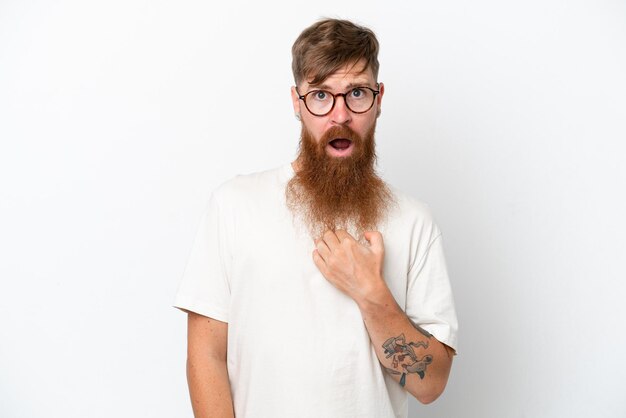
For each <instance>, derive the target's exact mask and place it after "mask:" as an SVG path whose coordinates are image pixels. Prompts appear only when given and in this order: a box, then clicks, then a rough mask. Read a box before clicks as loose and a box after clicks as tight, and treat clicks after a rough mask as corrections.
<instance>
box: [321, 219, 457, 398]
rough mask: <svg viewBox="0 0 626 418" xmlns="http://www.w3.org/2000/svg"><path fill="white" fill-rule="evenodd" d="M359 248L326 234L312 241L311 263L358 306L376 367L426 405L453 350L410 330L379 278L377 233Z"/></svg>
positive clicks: (439, 387)
mask: <svg viewBox="0 0 626 418" xmlns="http://www.w3.org/2000/svg"><path fill="white" fill-rule="evenodd" d="M364 236H365V238H366V239H367V240H368V241H369V242H370V246H369V247H366V246H364V245H361V244H359V243H358V242H357V241H356V240H355V239H354V238H353V237H352V236H351V235H350V234H348V233H347V232H346V231H343V230H338V231H336V232H333V231H326V232H325V233H324V235H323V236H322V238H320V239H318V240H316V241H315V242H316V249H315V250H314V251H313V261H314V262H315V264H316V266H317V267H318V268H319V270H320V272H321V273H322V274H323V275H324V277H326V279H327V280H328V281H329V282H331V283H332V284H333V285H334V286H335V287H337V288H338V289H339V290H341V291H342V292H344V293H345V294H347V295H348V296H350V297H351V298H352V299H354V301H355V302H356V303H357V305H358V307H359V309H360V311H361V315H362V317H363V321H364V323H365V326H366V328H367V331H368V333H369V336H370V340H371V341H372V344H373V346H374V349H375V351H376V355H377V357H378V359H379V361H380V363H381V365H382V366H383V367H384V368H385V369H386V370H387V372H388V373H389V374H390V375H391V376H392V377H393V378H394V379H395V380H396V381H397V382H398V383H399V384H400V385H402V386H403V387H405V388H406V390H407V391H408V392H409V393H411V394H412V395H413V396H414V397H415V398H416V399H417V400H419V401H420V402H422V403H430V402H432V401H434V400H435V399H437V397H439V395H440V394H441V393H442V392H443V389H444V388H445V386H446V383H447V381H448V375H449V373H450V368H451V365H452V355H453V353H454V351H453V350H452V349H451V348H450V347H448V346H446V345H445V344H442V343H441V342H439V341H437V339H435V338H434V337H432V336H431V335H430V334H429V333H427V332H426V331H424V330H423V329H421V328H419V327H417V326H415V325H414V324H413V323H412V322H411V320H410V319H409V318H408V317H407V315H406V314H405V313H404V312H403V311H402V309H401V308H400V307H399V306H398V304H397V303H396V301H395V299H394V297H393V295H392V294H391V291H390V290H389V288H388V287H387V284H386V283H385V280H384V278H383V273H382V272H383V260H384V245H383V241H382V235H381V234H380V233H379V232H366V233H365V234H364Z"/></svg>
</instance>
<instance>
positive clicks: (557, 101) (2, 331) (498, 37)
mask: <svg viewBox="0 0 626 418" xmlns="http://www.w3.org/2000/svg"><path fill="white" fill-rule="evenodd" d="M322 16H331V17H342V18H350V19H353V20H355V21H357V22H359V23H362V24H366V25H368V26H370V27H371V28H372V29H374V30H375V31H376V32H377V34H378V36H379V40H380V43H381V48H382V49H381V54H380V61H381V70H380V80H381V81H383V82H385V85H386V95H385V97H384V100H383V113H382V116H381V118H380V119H379V127H378V131H377V142H378V153H379V167H380V172H381V174H382V175H383V176H384V177H385V178H386V179H387V180H388V181H389V182H390V183H392V184H395V185H396V186H398V187H400V188H402V189H404V190H405V191H407V192H409V193H410V194H412V195H414V196H415V197H417V198H419V199H421V200H423V201H425V202H427V203H429V204H430V206H431V207H432V208H433V210H434V213H435V215H436V217H437V220H438V222H439V224H440V227H441V229H442V230H443V232H444V239H445V246H446V254H447V259H448V263H449V269H450V274H451V278H452V281H453V286H454V290H455V295H456V302H457V308H458V314H459V319H460V325H461V335H460V342H461V346H460V349H459V356H458V357H457V358H456V359H455V363H454V367H453V372H452V375H451V378H450V382H449V385H448V388H447V390H446V392H445V394H444V395H443V396H442V397H441V398H440V399H439V400H438V401H437V402H436V403H435V404H433V405H430V406H426V407H424V406H420V405H419V404H418V403H417V402H412V403H411V416H412V417H418V416H419V417H446V418H455V417H459V418H461V417H462V418H474V417H475V418H479V417H480V418H484V417H497V418H517V417H532V418H535V417H537V418H541V417H555V418H556V417H559V418H560V417H590V416H593V417H623V416H626V400H625V399H626V398H625V397H624V395H623V389H624V383H623V382H624V376H625V374H626V360H625V359H624V355H625V353H626V337H625V331H626V329H625V328H626V327H625V326H624V320H625V319H626V301H625V293H626V292H625V285H624V281H625V279H626V268H625V267H624V258H625V249H626V238H625V234H626V228H625V227H626V221H625V220H624V214H625V213H626V198H625V196H624V188H625V187H624V186H625V184H626V181H625V180H626V169H625V168H624V160H625V158H624V154H625V151H626V147H625V145H624V142H625V141H626V122H625V119H626V77H625V74H626V3H625V2H623V1H599V0H588V1H557V0H541V1H539V0H530V1H523V2H522V1H519V2H502V1H495V0H494V1H486V0H477V1H471V2H469V1H460V0H459V1H437V2H434V1H416V2H402V3H400V2H398V4H396V3H394V2H390V1H388V2H364V1H345V2H342V3H341V4H340V5H339V3H338V2H337V1H318V2H308V3H297V2H285V3H274V4H272V3H268V2H249V4H243V3H237V2H230V3H229V4H228V5H227V4H225V3H218V4H214V3H210V2H204V1H175V2H174V1H170V2H165V1H147V0H146V1H140V0H124V1H121V0H114V1H107V2H104V1H103V2H88V1H81V0H76V1H70V0H60V1H55V2H49V1H24V0H21V1H17V0H15V1H10V0H0V140H1V143H0V144H1V145H0V182H1V184H0V186H1V187H0V416H2V417H6V418H18V417H20V418H22V417H24V418H26V417H28V418H32V417H44V416H46V417H64V418H70V417H155V418H156V417H184V416H191V409H190V406H189V401H188V397H187V388H186V381H185V375H184V362H185V341H184V339H185V332H186V329H185V324H186V322H185V315H184V314H182V313H181V312H179V311H177V310H175V309H174V308H172V307H171V306H170V305H171V303H172V302H173V297H174V293H175V290H176V286H177V282H178V279H179V278H180V275H181V274H182V271H183V268H184V264H185V262H186V258H187V256H188V253H189V250H190V248H191V244H192V239H193V236H194V233H195V228H196V227H197V223H198V221H199V218H200V213H201V211H202V209H203V206H204V203H205V199H206V198H207V197H208V195H209V192H210V190H211V189H212V188H213V187H215V186H216V185H217V184H219V183H221V182H222V181H224V180H226V179H228V178H230V177H232V176H234V175H235V174H243V173H249V172H253V171H258V170H262V169H267V168H271V167H275V166H278V165H280V164H284V163H286V162H288V161H292V160H293V158H294V157H295V152H296V146H297V141H298V133H299V129H298V124H297V122H296V121H295V119H294V117H293V112H292V109H291V103H290V97H289V87H290V86H291V84H292V78H291V72H290V64H291V56H290V48H291V44H292V42H293V41H294V40H295V38H296V37H297V35H298V34H299V32H300V31H301V30H302V29H303V28H304V27H306V26H308V25H309V24H311V23H313V22H314V21H315V20H316V19H318V18H320V17H322ZM287 331H288V330H287ZM286 378H287V377H286Z"/></svg>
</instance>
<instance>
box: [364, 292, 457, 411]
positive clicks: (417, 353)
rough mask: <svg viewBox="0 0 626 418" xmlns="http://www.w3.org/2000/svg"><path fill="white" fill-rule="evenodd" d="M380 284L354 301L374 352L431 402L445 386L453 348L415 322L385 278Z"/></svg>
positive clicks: (390, 370) (397, 376)
mask: <svg viewBox="0 0 626 418" xmlns="http://www.w3.org/2000/svg"><path fill="white" fill-rule="evenodd" d="M379 286H380V287H379V288H378V290H373V291H372V292H371V293H370V294H369V296H364V297H362V298H359V300H358V301H357V304H358V306H359V309H360V310H361V315H362V316H363V321H364V323H365V326H366V328H367V331H368V333H369V336H370V339H371V341H372V344H373V345H374V349H375V351H376V356H377V357H378V360H379V361H380V363H381V364H382V366H383V367H384V368H385V370H387V372H388V373H389V374H390V375H391V376H392V377H393V378H394V379H395V380H396V381H397V382H399V383H400V384H401V385H402V386H404V387H405V389H406V390H407V391H408V392H409V393H410V394H412V395H413V396H414V397H415V398H416V399H417V400H419V401H420V402H422V403H425V404H427V403H430V402H433V401H434V400H435V399H437V398H438V397H439V395H440V394H441V393H442V392H443V390H444V388H445V387H446V383H447V381H448V375H449V374H450V368H451V366H452V356H453V354H454V350H453V349H452V348H450V347H448V346H447V345H445V344H442V343H441V342H439V341H437V339H436V338H435V337H433V336H432V335H430V334H429V333H428V332H426V331H425V330H423V329H422V328H420V327H418V326H417V325H415V324H414V323H413V322H412V321H411V320H410V319H409V318H408V317H407V315H406V314H405V313H404V312H403V311H402V309H400V307H399V306H398V304H397V303H396V301H395V299H394V298H393V295H392V294H391V292H390V291H389V288H388V287H387V285H386V284H385V282H384V280H381V281H380V282H379Z"/></svg>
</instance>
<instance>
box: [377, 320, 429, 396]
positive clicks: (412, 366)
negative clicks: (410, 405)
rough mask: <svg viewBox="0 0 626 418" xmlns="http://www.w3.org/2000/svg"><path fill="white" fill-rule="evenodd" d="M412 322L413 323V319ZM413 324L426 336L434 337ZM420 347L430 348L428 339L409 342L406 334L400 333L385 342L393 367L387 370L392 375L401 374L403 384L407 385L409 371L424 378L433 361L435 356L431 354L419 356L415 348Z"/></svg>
mask: <svg viewBox="0 0 626 418" xmlns="http://www.w3.org/2000/svg"><path fill="white" fill-rule="evenodd" d="M411 322H412V323H413V321H411ZM413 326H414V327H415V329H417V330H418V331H419V332H420V333H421V334H422V335H424V336H425V337H426V338H428V339H430V338H431V337H432V335H431V334H429V333H428V332H427V331H425V330H423V329H422V328H420V327H419V326H417V325H416V324H415V323H413ZM420 347H421V348H424V349H426V348H428V341H418V342H412V341H410V342H408V343H407V342H406V339H405V337H404V334H400V335H399V336H397V337H391V338H389V339H388V340H387V341H385V342H384V343H383V349H384V350H385V355H386V358H390V357H391V358H392V361H391V366H392V367H393V368H389V367H385V370H387V372H389V373H390V374H392V375H401V377H400V385H401V386H404V385H406V376H407V374H408V373H415V374H417V375H418V376H419V377H420V379H423V378H424V375H425V372H426V368H427V367H428V365H429V364H431V363H432V362H433V356H432V355H430V354H427V355H425V356H423V357H421V358H420V357H418V356H417V354H416V353H415V349H418V348H420Z"/></svg>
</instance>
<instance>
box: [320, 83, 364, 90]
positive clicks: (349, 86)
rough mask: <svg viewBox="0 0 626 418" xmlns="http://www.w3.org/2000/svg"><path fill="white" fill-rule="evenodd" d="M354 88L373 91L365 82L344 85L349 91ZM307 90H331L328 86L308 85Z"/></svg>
mask: <svg viewBox="0 0 626 418" xmlns="http://www.w3.org/2000/svg"><path fill="white" fill-rule="evenodd" d="M355 87H369V88H371V89H374V90H375V87H371V86H370V85H369V84H368V82H367V81H357V82H352V83H349V84H348V85H346V87H345V89H346V90H351V89H353V88H355ZM309 88H310V89H311V90H332V88H331V87H330V86H329V85H328V84H310V85H309Z"/></svg>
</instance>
